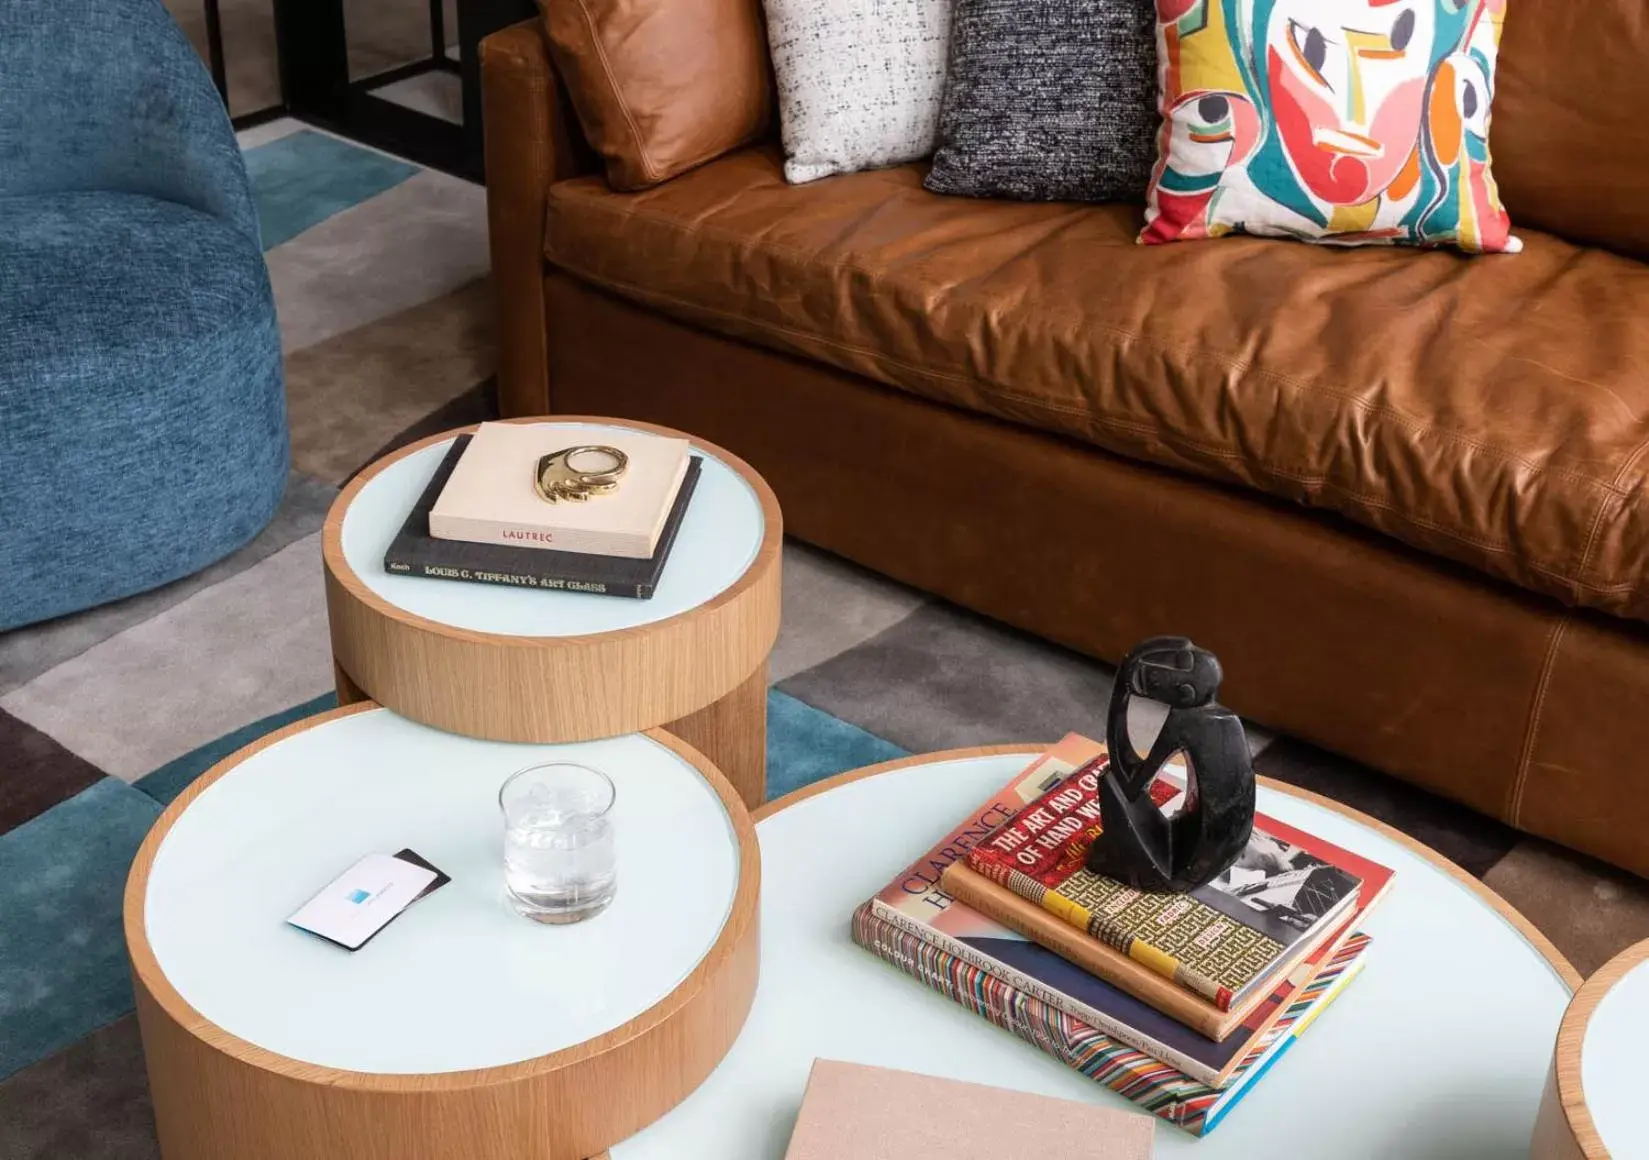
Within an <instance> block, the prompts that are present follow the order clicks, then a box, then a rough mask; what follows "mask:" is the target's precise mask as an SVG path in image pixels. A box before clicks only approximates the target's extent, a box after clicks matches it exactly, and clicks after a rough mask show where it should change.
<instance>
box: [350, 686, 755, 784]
mask: <svg viewBox="0 0 1649 1160" xmlns="http://www.w3.org/2000/svg"><path fill="white" fill-rule="evenodd" d="M332 674H333V679H334V680H335V682H336V684H337V688H338V704H340V705H354V704H358V703H359V702H361V701H367V700H370V699H371V698H369V697H368V696H367V694H366V692H365V690H363V689H362V688H361V687H360V686H359V685H357V684H356V683H355V682H354V680H353V679H351V678H350V675H349V674H348V673H346V672H344V667H343V665H341V664H339V663H338V662H337V660H336V659H334V660H333V662H332ZM660 728H662V729H664V730H666V731H668V732H670V733H673V734H674V735H675V736H677V737H679V738H681V739H682V740H683V741H685V742H687V744H689V745H691V746H692V747H693V748H694V749H697V750H698V751H699V752H700V753H702V754H704V756H706V757H708V758H709V759H710V763H711V764H712V765H714V766H715V767H716V768H717V769H719V770H721V771H722V773H723V774H725V775H726V777H727V780H728V781H730V782H732V783H733V788H734V789H736V790H738V793H739V797H740V798H741V799H742V800H743V801H744V804H745V805H746V806H748V807H750V808H751V809H755V808H756V807H757V806H759V805H761V804H762V803H763V802H764V801H766V800H767V662H766V661H765V660H764V661H762V663H761V664H760V665H759V666H758V667H757V669H756V671H755V672H753V673H751V674H750V676H749V677H748V678H747V679H746V680H745V682H744V683H743V684H742V685H739V686H738V687H737V688H735V689H734V690H733V691H732V692H731V693H729V694H727V696H725V697H723V698H722V699H721V700H719V701H714V702H712V703H710V704H709V705H706V706H705V707H704V708H702V709H700V710H699V711H698V712H697V713H692V714H689V715H688V716H686V717H683V718H681V719H680V720H679V721H671V722H670V723H669V724H667V725H662V726H660Z"/></svg>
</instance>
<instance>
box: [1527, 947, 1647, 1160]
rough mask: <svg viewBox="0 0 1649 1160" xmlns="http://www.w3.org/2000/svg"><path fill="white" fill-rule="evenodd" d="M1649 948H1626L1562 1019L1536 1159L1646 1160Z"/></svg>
mask: <svg viewBox="0 0 1649 1160" xmlns="http://www.w3.org/2000/svg"><path fill="white" fill-rule="evenodd" d="M1646 1037H1649V942H1640V943H1638V944H1637V945H1636V946H1632V947H1628V948H1627V949H1626V950H1624V951H1622V952H1621V953H1620V954H1618V955H1616V956H1615V957H1614V958H1612V959H1610V960H1609V961H1608V962H1607V963H1605V964H1603V966H1602V967H1600V968H1599V969H1598V971H1597V973H1596V974H1594V975H1593V976H1592V977H1591V978H1590V979H1588V980H1586V985H1585V986H1584V987H1582V988H1581V989H1580V990H1579V991H1578V992H1577V993H1576V995H1575V999H1574V1002H1573V1003H1571V1004H1569V1010H1568V1012H1567V1013H1566V1014H1565V1015H1564V1016H1563V1027H1562V1029H1561V1030H1560V1031H1559V1032H1558V1035H1557V1050H1556V1051H1555V1052H1554V1053H1553V1056H1552V1070H1551V1075H1550V1077H1549V1079H1548V1082H1547V1085H1546V1096H1545V1099H1544V1100H1543V1101H1542V1103H1541V1105H1540V1119H1539V1121H1538V1123H1537V1125H1536V1128H1535V1146H1534V1151H1533V1152H1532V1153H1530V1156H1531V1160H1608V1158H1610V1157H1613V1158H1614V1160H1632V1158H1634V1157H1639V1156H1649V1125H1646V1124H1645V1123H1644V1118H1643V1105H1642V1104H1641V1103H1640V1102H1639V1101H1640V1100H1642V1099H1643V1089H1644V1084H1645V1081H1649V1062H1645V1060H1644V1041H1645V1039H1646Z"/></svg>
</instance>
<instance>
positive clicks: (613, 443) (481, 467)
mask: <svg viewBox="0 0 1649 1160" xmlns="http://www.w3.org/2000/svg"><path fill="white" fill-rule="evenodd" d="M581 443H592V444H598V445H602V446H608V447H613V448H615V449H617V450H618V451H621V452H623V453H624V454H625V455H626V456H627V457H628V459H629V463H628V466H627V467H626V468H625V470H624V473H623V475H622V476H621V477H620V478H619V480H618V486H617V487H616V488H614V489H613V490H612V491H610V492H606V493H604V494H600V495H595V496H591V497H590V498H588V499H586V500H583V501H582V502H574V501H568V500H563V501H562V502H559V503H549V502H547V501H546V500H544V499H542V498H541V497H540V496H539V494H538V491H537V489H536V487H535V486H534V482H533V481H534V478H535V475H536V471H537V467H538V462H539V460H540V459H542V458H543V457H544V456H546V455H550V454H552V453H554V452H556V451H560V450H563V449H565V448H567V447H569V446H576V445H578V444H581ZM688 452H689V446H688V443H687V440H685V439H672V438H668V437H666V436H663V435H650V434H648V433H646V432H643V431H604V432H602V433H600V434H599V435H588V436H581V434H580V433H579V432H578V431H577V430H576V429H568V428H566V427H564V426H559V425H556V424H550V423H482V424H481V425H480V426H479V427H478V428H477V429H476V431H475V434H474V436H473V437H472V438H471V439H470V442H469V445H468V447H467V448H466V449H465V450H464V453H463V455H462V456H461V457H460V459H459V461H458V466H457V467H455V468H454V469H453V471H452V474H451V477H450V478H449V479H448V481H447V484H446V486H445V487H443V488H442V489H441V494H440V496H439V497H438V498H437V499H436V501H435V504H434V506H433V507H431V508H430V513H429V534H430V535H431V536H433V537H435V538H436V539H438V540H462V541H465V542H467V543H473V544H502V545H504V546H506V547H512V548H528V549H533V550H549V551H558V552H578V553H581V554H584V555H592V556H620V557H624V558H626V559H632V560H645V559H647V558H649V557H651V556H652V555H653V554H654V552H655V551H656V550H657V548H658V541H659V537H660V536H661V535H662V533H663V531H664V525H665V521H666V519H667V518H668V516H669V514H670V509H671V504H672V503H674V501H675V498H676V492H677V491H678V490H679V489H680V487H681V481H682V477H683V476H684V475H685V474H686V471H687V461H688V459H689V454H688ZM577 463H578V461H577V460H576V459H575V460H574V464H575V465H576V464H577Z"/></svg>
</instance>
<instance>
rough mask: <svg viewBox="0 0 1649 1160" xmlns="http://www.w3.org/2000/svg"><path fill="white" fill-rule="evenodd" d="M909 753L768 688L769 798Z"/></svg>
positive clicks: (906, 755) (855, 726)
mask: <svg viewBox="0 0 1649 1160" xmlns="http://www.w3.org/2000/svg"><path fill="white" fill-rule="evenodd" d="M908 756H909V754H908V753H907V752H906V751H905V750H903V749H900V748H899V747H898V746H897V745H895V744H893V742H891V741H884V740H882V739H881V738H880V737H878V736H876V735H875V734H874V733H867V732H865V731H864V730H863V729H861V728H859V727H858V726H857V725H850V724H848V723H847V722H846V721H843V720H842V719H841V718H839V717H832V716H831V715H830V714H829V713H826V712H825V711H824V710H822V709H815V708H814V707H813V706H811V705H809V704H806V703H805V702H802V701H798V700H797V699H796V698H794V697H792V696H790V695H789V694H787V693H781V692H779V691H778V690H777V689H769V690H768V691H767V797H768V800H769V801H771V800H772V799H774V798H779V797H783V796H784V795H785V794H787V793H790V792H791V791H793V790H798V789H801V788H802V787H803V786H805V785H811V784H812V783H814V782H816V781H819V780H820V779H822V778H826V777H834V776H835V775H836V774H838V773H846V772H847V771H848V770H850V769H858V768H859V767H860V766H862V765H875V764H877V763H878V762H882V761H892V760H893V759H895V758H898V757H908Z"/></svg>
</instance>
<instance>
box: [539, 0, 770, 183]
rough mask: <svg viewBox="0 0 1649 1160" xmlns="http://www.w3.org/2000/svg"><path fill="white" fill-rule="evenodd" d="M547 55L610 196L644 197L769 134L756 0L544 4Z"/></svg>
mask: <svg viewBox="0 0 1649 1160" xmlns="http://www.w3.org/2000/svg"><path fill="white" fill-rule="evenodd" d="M540 6H541V7H542V9H543V12H544V27H545V29H546V31H547V32H548V33H549V40H550V55H551V56H552V58H553V59H554V61H555V67H556V69H557V70H558V71H559V72H560V73H561V76H562V78H563V79H564V80H565V81H566V83H567V92H568V95H569V96H570V97H571V98H572V103H573V108H574V109H576V110H577V111H578V119H579V122H580V123H581V124H582V125H583V127H584V134H585V136H586V137H588V138H589V141H590V144H591V145H593V146H595V148H596V149H597V150H598V151H599V152H600V153H601V155H602V156H603V157H604V158H606V160H607V180H608V182H609V183H610V184H611V185H612V186H613V188H614V189H645V188H647V187H648V186H650V185H657V184H658V183H659V182H661V181H667V180H669V179H670V178H672V177H674V176H675V175H676V174H678V173H682V172H685V171H686V170H688V169H691V168H693V167H694V166H696V165H702V164H704V163H705V162H706V161H709V160H711V159H712V158H715V157H719V156H720V155H721V154H723V153H726V152H728V151H729V150H731V149H736V148H738V147H739V146H740V145H743V144H745V143H747V142H749V141H751V140H753V139H754V138H756V137H757V136H759V135H760V134H761V133H762V132H763V131H765V130H766V128H767V125H768V118H769V116H770V114H771V107H772V97H771V84H770V82H769V79H768V63H767V38H766V33H765V32H764V31H763V28H762V23H761V5H760V3H759V0H540Z"/></svg>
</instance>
